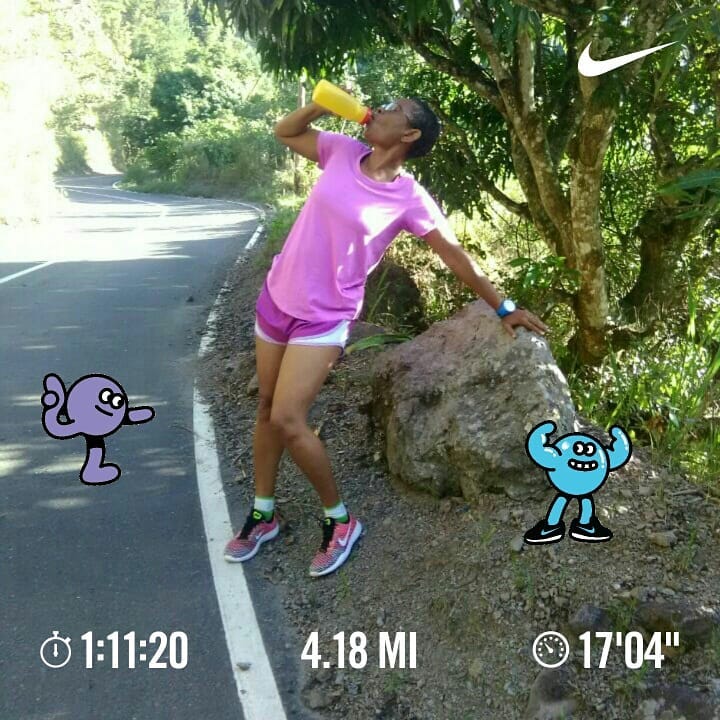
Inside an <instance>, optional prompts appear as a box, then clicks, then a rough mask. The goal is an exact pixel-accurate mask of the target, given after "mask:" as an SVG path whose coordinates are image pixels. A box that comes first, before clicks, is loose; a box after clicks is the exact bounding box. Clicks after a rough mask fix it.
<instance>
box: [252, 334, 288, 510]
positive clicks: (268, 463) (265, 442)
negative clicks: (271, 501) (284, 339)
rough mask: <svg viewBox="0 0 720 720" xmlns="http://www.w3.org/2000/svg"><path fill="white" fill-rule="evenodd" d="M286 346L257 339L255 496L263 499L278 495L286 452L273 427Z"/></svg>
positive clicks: (254, 440)
mask: <svg viewBox="0 0 720 720" xmlns="http://www.w3.org/2000/svg"><path fill="white" fill-rule="evenodd" d="M285 347H286V346H285V345H275V344H274V343H270V342H266V341H265V340H261V339H260V338H259V337H258V336H257V335H256V336H255V361H256V365H257V376H258V388H259V389H258V396H259V398H258V409H257V419H256V422H255V436H254V438H253V457H254V464H255V494H256V495H258V496H260V497H272V496H273V495H275V479H276V476H277V469H278V465H279V464H280V458H281V457H282V453H283V441H282V436H281V435H280V432H279V431H278V430H277V428H274V427H273V426H272V425H271V424H270V408H271V407H272V399H273V393H274V392H275V383H276V382H277V378H278V373H279V372H280V364H281V362H282V359H283V355H284V354H285Z"/></svg>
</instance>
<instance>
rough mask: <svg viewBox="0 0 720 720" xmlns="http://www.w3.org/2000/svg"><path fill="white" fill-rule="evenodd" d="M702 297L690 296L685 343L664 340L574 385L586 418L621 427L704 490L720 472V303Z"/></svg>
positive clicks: (584, 374) (621, 354)
mask: <svg viewBox="0 0 720 720" xmlns="http://www.w3.org/2000/svg"><path fill="white" fill-rule="evenodd" d="M698 290H700V291H701V292H702V294H700V292H698ZM703 291H704V286H702V287H700V288H695V289H694V290H691V291H690V294H689V298H688V308H689V317H688V321H687V326H686V330H685V333H684V336H676V335H674V334H664V333H659V334H658V335H656V336H655V337H653V338H652V339H651V340H649V341H647V343H646V344H645V345H644V346H638V347H634V348H630V349H627V350H619V351H617V352H613V353H611V354H610V355H608V357H607V358H606V359H605V362H604V363H603V364H602V365H601V366H600V367H599V368H595V369H588V368H584V369H582V370H580V371H578V372H576V373H574V374H573V375H572V376H571V377H570V378H569V381H570V386H571V390H572V394H573V398H574V400H575V403H576V406H577V408H578V410H579V411H580V412H581V413H583V414H584V415H586V416H588V417H591V418H593V419H594V420H597V421H599V422H601V423H602V424H604V425H605V426H609V425H611V424H613V423H616V424H620V425H622V426H623V427H624V428H625V429H626V430H628V432H629V433H630V436H631V437H632V438H638V439H641V440H643V441H645V442H649V443H650V444H651V445H652V447H654V448H656V449H657V451H658V452H659V454H660V455H661V456H662V457H664V458H667V459H670V460H671V461H672V462H673V464H677V465H678V466H680V467H682V468H684V469H685V470H687V471H689V472H690V474H691V475H692V476H693V477H695V478H696V479H697V480H699V481H701V482H703V481H715V480H716V478H717V476H718V472H719V471H720V422H719V421H718V417H719V416H720V412H719V410H720V388H719V385H718V379H720V343H718V337H720V301H718V300H717V297H715V298H713V297H711V296H710V297H709V296H707V295H705V294H704V292H703Z"/></svg>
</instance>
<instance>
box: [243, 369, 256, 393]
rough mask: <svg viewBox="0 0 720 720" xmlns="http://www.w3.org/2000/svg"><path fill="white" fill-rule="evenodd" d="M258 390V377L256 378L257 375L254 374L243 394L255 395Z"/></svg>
mask: <svg viewBox="0 0 720 720" xmlns="http://www.w3.org/2000/svg"><path fill="white" fill-rule="evenodd" d="M258 389H259V386H258V376H257V373H255V374H254V375H253V376H252V377H251V378H250V382H249V383H248V384H247V388H246V389H245V392H246V394H247V395H256V394H257V392H258Z"/></svg>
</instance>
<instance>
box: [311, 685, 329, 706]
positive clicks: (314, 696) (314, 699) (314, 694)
mask: <svg viewBox="0 0 720 720" xmlns="http://www.w3.org/2000/svg"><path fill="white" fill-rule="evenodd" d="M305 702H306V704H307V706H308V707H309V708H310V709H311V710H319V709H320V708H324V707H327V706H328V705H330V703H332V697H330V693H329V692H326V691H325V690H323V688H320V687H314V688H312V690H310V691H309V692H308V693H307V695H306V696H305Z"/></svg>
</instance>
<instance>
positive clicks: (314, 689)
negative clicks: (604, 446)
mask: <svg viewBox="0 0 720 720" xmlns="http://www.w3.org/2000/svg"><path fill="white" fill-rule="evenodd" d="M257 253H258V250H257V248H256V249H254V250H253V251H252V252H250V253H249V254H248V255H246V256H245V257H244V258H243V260H241V261H240V262H239V263H238V264H236V265H235V266H234V267H233V268H232V270H231V271H230V276H229V292H228V293H227V295H226V297H225V302H224V304H223V305H222V307H221V308H220V309H219V313H218V318H217V323H216V329H217V340H216V344H215V347H214V349H213V351H212V352H211V353H209V354H208V356H207V357H206V359H205V360H204V361H203V364H202V366H201V367H200V378H199V379H198V382H199V384H200V387H201V390H202V392H203V394H204V395H205V397H206V398H207V399H208V401H209V403H210V405H211V412H212V413H213V418H214V421H215V423H216V431H217V437H218V443H219V445H220V449H221V452H222V453H223V454H224V457H225V460H226V461H227V463H228V465H229V466H231V467H232V468H233V469H234V472H235V477H234V478H230V479H228V480H227V482H226V494H227V496H228V500H229V503H230V506H231V509H232V517H233V523H234V525H235V526H236V527H237V526H239V525H240V524H241V523H242V521H243V519H244V517H245V514H246V513H247V511H248V508H249V507H250V504H251V502H252V498H253V482H252V478H253V469H252V434H253V429H254V421H255V409H256V400H257V398H256V395H254V394H252V391H248V384H249V383H250V381H251V379H252V377H253V374H254V370H255V356H254V339H253V326H254V307H255V301H256V299H257V295H258V293H259V290H260V287H261V285H262V282H263V279H264V276H265V270H259V269H258V268H257V264H256V256H257ZM377 352H382V350H365V351H360V352H358V353H356V354H351V355H350V356H348V357H345V358H344V359H343V360H341V361H340V362H339V363H338V365H337V366H336V367H335V368H334V369H333V371H332V372H331V373H330V376H329V377H328V380H327V382H326V384H325V386H324V387H323V388H322V390H321V392H320V395H319V397H318V399H317V400H316V402H315V404H314V405H313V407H312V409H311V411H310V417H309V421H310V424H311V426H312V427H313V428H315V429H317V430H318V432H319V436H320V438H321V439H322V440H323V442H324V443H325V445H326V447H327V450H328V453H329V456H330V460H331V464H332V467H333V471H334V473H335V476H336V478H337V481H338V484H339V486H340V489H341V494H342V497H343V500H344V501H345V502H346V504H347V505H348V507H349V508H350V509H351V510H352V512H354V513H355V514H356V515H357V516H358V517H359V518H360V519H361V520H362V521H363V523H364V525H365V526H366V529H367V533H366V535H365V537H364V538H363V539H362V540H361V541H360V542H359V544H358V546H356V550H355V551H354V552H353V556H352V557H351V559H350V561H349V562H348V563H346V565H345V566H344V567H343V568H341V569H340V570H339V571H338V572H337V573H335V574H333V575H330V576H327V577H325V578H321V579H313V578H310V577H309V576H308V575H307V567H308V564H309V562H310V560H311V558H312V556H313V554H314V552H315V551H316V549H317V547H318V546H319V543H320V538H321V530H320V524H319V523H320V519H321V516H322V508H321V505H320V502H319V500H318V498H317V496H316V495H315V493H314V491H313V489H312V487H311V486H310V484H309V482H308V481H307V480H306V479H305V477H304V476H303V475H302V473H300V471H299V470H298V469H297V467H296V466H295V465H294V463H293V462H292V459H291V458H290V457H289V456H288V454H287V453H286V454H285V455H284V457H283V460H282V461H281V465H280V471H279V477H278V485H277V490H276V497H277V507H278V513H279V516H280V518H281V523H282V533H281V536H280V537H279V538H278V540H276V541H274V542H273V543H270V544H268V545H266V546H264V547H263V549H262V552H261V553H260V554H259V555H258V556H257V558H255V559H254V560H253V561H252V563H255V565H257V566H259V568H260V569H259V572H260V573H261V576H262V578H263V582H264V587H263V590H264V591H266V592H267V593H271V594H273V595H275V596H276V597H277V598H278V599H279V601H280V604H281V605H282V606H283V607H284V609H285V613H286V617H287V619H288V621H289V623H290V632H291V633H294V637H295V641H296V642H295V645H296V646H297V648H299V649H302V648H303V646H304V644H305V641H306V640H307V638H308V637H309V635H310V633H311V632H312V631H318V633H319V650H320V652H321V653H322V655H323V658H332V666H331V667H330V668H323V667H320V668H318V669H316V670H313V669H312V668H311V667H310V663H309V662H308V661H302V662H301V660H300V654H299V652H298V665H300V666H301V677H302V683H301V684H302V688H301V697H302V700H303V702H304V703H305V704H306V706H307V707H308V708H310V709H311V710H314V711H315V712H317V714H318V716H319V717H326V718H328V719H330V718H344V719H346V720H367V719H368V718H398V719H403V720H413V719H414V720H437V719H439V718H442V719H445V718H447V719H449V720H470V719H471V718H472V719H475V718H493V719H496V720H516V719H517V720H520V719H524V718H526V717H530V714H529V713H528V709H527V708H528V703H529V702H530V703H531V704H532V703H535V704H536V705H537V702H539V701H538V698H537V694H538V692H539V690H538V688H537V683H536V687H535V688H534V689H533V683H534V681H535V680H536V678H537V677H538V674H539V672H540V668H539V666H538V665H537V664H536V662H535V661H534V659H533V657H532V653H531V647H532V643H533V640H534V638H535V637H536V635H537V634H538V633H539V632H542V631H544V630H564V631H566V632H567V629H568V627H570V625H568V623H569V621H570V620H572V618H573V617H576V616H577V613H578V610H579V609H580V608H582V607H583V606H585V605H593V606H599V607H602V608H604V609H606V611H607V613H608V615H609V617H610V618H611V619H612V622H613V629H617V630H628V629H632V628H633V627H634V625H633V617H634V612H635V610H636V609H637V607H638V604H639V603H642V602H653V601H655V602H660V601H663V602H679V601H680V600H682V601H683V602H687V603H690V604H692V606H693V607H705V608H707V609H710V610H714V611H717V610H718V588H720V560H719V559H718V554H717V552H716V551H715V544H716V543H717V542H718V540H720V518H719V515H718V504H717V500H713V499H712V498H708V497H705V496H703V494H702V493H701V492H700V491H699V490H697V489H696V488H694V487H693V486H691V485H689V484H688V483H687V482H686V481H685V480H684V479H683V478H681V477H675V476H671V475H670V474H668V473H667V472H666V471H665V470H664V469H662V468H658V467H654V468H653V467H651V466H650V465H649V462H648V458H647V454H646V453H645V452H644V451H643V449H642V448H635V449H634V454H633V457H632V459H631V461H630V462H629V463H628V464H627V465H626V466H625V467H624V468H622V469H621V470H620V471H619V472H617V473H614V475H613V477H611V480H610V481H609V482H608V483H606V485H605V486H604V487H603V489H602V490H601V492H600V493H598V495H597V497H596V498H595V500H596V505H597V507H598V511H599V513H600V519H601V520H602V521H603V523H604V524H605V525H607V526H608V527H610V528H611V529H612V530H613V532H614V533H615V538H614V539H613V541H612V542H610V543H600V544H599V545H591V544H589V543H578V542H574V541H571V540H569V539H567V538H566V539H565V540H564V541H562V542H560V543H557V544H554V545H550V546H536V547H528V546H523V545H522V542H520V543H518V537H519V538H520V539H521V538H522V533H523V532H524V531H525V530H526V529H527V528H529V527H530V526H531V525H533V524H534V523H535V522H536V521H537V520H538V519H540V518H541V517H542V516H543V515H544V514H545V511H546V509H547V505H548V502H549V500H550V499H551V498H552V496H553V493H552V492H551V491H550V488H549V487H548V494H547V497H546V498H545V499H544V500H543V501H541V502H538V503H527V504H524V505H519V504H517V503H516V502H513V501H512V500H511V499H509V498H507V497H505V496H503V495H490V494H488V495H485V496H483V497H482V498H481V500H480V501H479V502H478V504H476V505H473V506H470V505H468V504H467V503H465V501H464V500H463V499H462V498H444V499H442V500H437V499H435V498H432V497H429V496H425V495H422V494H419V493H416V492H411V491H410V490H408V489H407V488H405V487H401V486H399V485H397V484H396V483H394V482H393V481H392V480H391V479H390V478H389V477H388V475H387V473H386V469H385V466H384V464H383V456H382V448H381V444H380V440H379V439H378V438H376V437H373V436H372V435H371V430H370V423H369V419H368V416H367V413H366V407H367V403H368V402H369V400H370V382H369V380H370V377H371V366H372V362H373V358H374V357H375V356H376V354H377ZM573 511H574V508H571V509H569V510H568V513H572V512H573ZM569 520H570V517H567V518H566V521H567V522H569ZM256 571H258V570H256ZM341 631H343V632H344V633H345V635H346V653H347V650H348V649H349V643H348V640H347V638H348V636H349V635H350V634H351V633H352V632H356V631H360V632H363V633H364V634H365V636H366V637H367V648H366V649H367V664H366V666H365V667H364V668H363V669H353V668H350V667H347V664H346V668H345V669H339V668H338V667H337V651H336V647H337V646H336V643H335V641H333V639H332V638H333V635H335V634H336V633H338V632H341ZM401 631H404V632H407V633H409V632H415V633H416V648H417V667H416V668H413V669H411V668H406V669H398V668H395V669H388V668H385V669H381V668H379V667H378V647H379V635H380V633H381V632H388V633H390V634H391V635H392V634H394V633H396V632H401ZM571 643H572V646H573V653H572V656H571V659H570V661H569V662H568V663H567V664H566V666H565V674H564V681H563V689H562V692H563V693H565V694H567V695H568V696H569V697H572V698H574V702H575V706H574V707H575V708H576V712H577V714H576V715H573V717H579V718H583V719H584V720H600V719H602V720H611V719H613V718H618V719H620V718H622V719H623V720H625V719H626V718H630V717H632V716H633V713H635V712H636V710H637V708H638V705H639V703H640V701H641V699H642V698H643V697H645V696H646V695H647V693H648V692H651V690H652V688H653V687H654V686H655V685H656V684H658V683H659V684H664V685H667V684H669V683H682V684H683V685H685V686H688V687H689V688H692V689H694V691H696V692H699V693H703V694H704V695H703V697H705V698H710V699H712V701H713V702H715V699H717V697H718V694H720V636H719V635H717V634H715V633H709V635H708V639H707V641H706V642H705V643H703V644H702V646H700V647H697V648H695V649H692V650H689V651H688V652H684V653H680V654H677V655H674V656H673V657H671V658H669V659H666V660H665V662H664V663H663V667H662V669H660V670H655V669H654V668H652V669H647V668H645V669H644V670H643V671H642V672H640V673H638V672H637V671H632V670H627V669H626V668H625V667H624V663H623V658H622V654H621V653H620V652H619V651H618V650H617V649H615V650H613V651H612V652H611V653H610V659H609V662H608V667H607V668H605V669H602V670H600V669H597V668H591V669H585V668H583V658H582V650H581V648H580V645H579V643H578V642H577V633H576V636H575V641H574V642H572V638H571ZM711 693H714V694H712V695H711ZM536 705H533V707H535V706H536ZM550 717H554V716H550ZM558 717H559V716H558ZM673 717H674V716H673ZM688 717H690V716H688ZM698 717H700V716H698Z"/></svg>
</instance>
